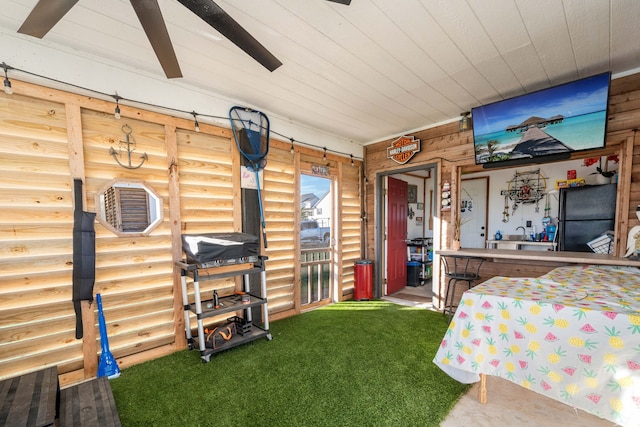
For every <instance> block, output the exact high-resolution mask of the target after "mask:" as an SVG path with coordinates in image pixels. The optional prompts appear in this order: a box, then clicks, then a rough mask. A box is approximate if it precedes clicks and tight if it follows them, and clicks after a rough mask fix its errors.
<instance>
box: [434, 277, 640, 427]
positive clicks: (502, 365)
mask: <svg viewBox="0 0 640 427" xmlns="http://www.w3.org/2000/svg"><path fill="white" fill-rule="evenodd" d="M433 361H434V363H436V364H437V365H438V366H439V367H440V368H441V369H442V370H443V371H445V372H446V373H447V374H449V375H450V376H451V377H453V378H455V379H456V380H458V381H460V382H463V383H472V382H476V381H479V379H480V378H479V374H481V373H484V374H487V375H495V376H499V377H502V378H506V379H508V380H510V381H512V382H514V383H517V384H520V385H521V386H523V387H526V388H528V389H530V390H533V391H535V392H538V393H541V394H543V395H545V396H548V397H551V398H553V399H556V400H559V401H561V402H564V403H566V404H568V405H571V406H573V407H576V408H580V409H583V410H585V411H587V412H590V413H592V414H594V415H597V416H599V417H602V418H605V419H609V420H611V421H614V422H615V423H618V424H620V425H623V426H640V269H637V268H632V267H611V266H595V265H588V266H580V265H578V266H569V267H560V268H557V269H555V270H553V271H551V272H549V273H548V274H546V275H544V276H541V277H539V278H532V279H526V278H507V277H494V278H492V279H489V280H487V281H486V282H484V283H482V284H480V285H478V286H476V287H474V288H472V289H470V290H469V291H467V292H465V293H464V295H463V297H462V300H461V302H460V305H459V307H458V309H457V311H456V313H455V316H454V317H453V319H452V321H451V324H450V325H449V329H448V330H447V332H446V334H445V336H444V338H443V340H442V344H441V345H440V348H439V350H438V352H437V353H436V356H435V358H434V360H433Z"/></svg>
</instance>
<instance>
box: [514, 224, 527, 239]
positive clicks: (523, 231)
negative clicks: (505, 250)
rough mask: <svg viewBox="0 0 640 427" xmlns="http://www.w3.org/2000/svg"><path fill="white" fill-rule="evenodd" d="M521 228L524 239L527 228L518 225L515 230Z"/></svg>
mask: <svg viewBox="0 0 640 427" xmlns="http://www.w3.org/2000/svg"><path fill="white" fill-rule="evenodd" d="M521 228H522V240H525V239H526V236H525V233H526V232H527V230H526V229H525V228H524V227H523V226H520V227H516V231H518V230H520V229H521Z"/></svg>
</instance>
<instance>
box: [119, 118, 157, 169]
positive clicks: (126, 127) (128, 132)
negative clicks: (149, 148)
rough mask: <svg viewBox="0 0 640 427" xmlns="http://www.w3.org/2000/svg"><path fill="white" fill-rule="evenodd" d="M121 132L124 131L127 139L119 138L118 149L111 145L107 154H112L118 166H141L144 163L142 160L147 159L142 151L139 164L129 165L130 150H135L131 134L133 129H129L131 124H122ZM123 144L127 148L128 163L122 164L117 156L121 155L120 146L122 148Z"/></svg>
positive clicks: (132, 167)
mask: <svg viewBox="0 0 640 427" xmlns="http://www.w3.org/2000/svg"><path fill="white" fill-rule="evenodd" d="M122 132H124V134H125V135H126V138H127V140H126V141H123V140H120V144H119V146H118V151H116V150H114V149H113V147H111V148H110V149H109V154H111V155H112V156H113V159H114V160H115V161H116V162H118V164H119V165H120V166H122V167H123V168H127V169H138V168H139V167H140V166H142V165H143V164H144V162H145V161H146V160H147V159H149V157H148V156H147V153H142V156H140V158H141V159H142V161H141V162H140V164H139V165H138V166H132V165H131V152H132V151H135V149H136V141H135V139H133V135H131V134H132V133H133V129H131V126H129V125H124V126H122ZM125 144H126V150H127V157H128V165H125V164H122V163H121V162H120V160H119V159H118V157H122V148H123V146H124V145H125Z"/></svg>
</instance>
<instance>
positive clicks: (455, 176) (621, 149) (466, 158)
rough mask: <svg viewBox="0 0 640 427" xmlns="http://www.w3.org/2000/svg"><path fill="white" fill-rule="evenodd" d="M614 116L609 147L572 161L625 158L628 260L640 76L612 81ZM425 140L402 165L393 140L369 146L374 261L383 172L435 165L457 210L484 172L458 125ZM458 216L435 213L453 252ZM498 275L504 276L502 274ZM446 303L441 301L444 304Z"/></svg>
mask: <svg viewBox="0 0 640 427" xmlns="http://www.w3.org/2000/svg"><path fill="white" fill-rule="evenodd" d="M608 108H609V117H608V124H607V136H606V138H607V143H606V148H605V149H603V150H598V151H591V152H588V153H582V154H577V155H576V156H575V157H572V158H584V157H596V156H598V155H608V154H618V155H619V156H620V164H619V177H618V193H619V199H618V206H617V211H618V212H617V215H616V230H615V231H616V236H617V241H616V242H615V243H616V254H618V255H624V252H625V247H626V239H627V233H628V230H629V229H630V228H631V227H633V226H635V225H639V224H640V221H638V218H637V217H636V213H635V210H636V206H637V205H639V204H640V136H639V135H637V133H638V129H640V74H633V75H630V76H626V77H622V78H619V79H614V80H612V81H611V88H610V93H609V106H608ZM411 135H412V136H415V137H416V138H418V139H420V140H421V152H420V153H418V154H416V155H415V156H414V157H413V158H412V159H411V161H410V162H409V163H408V164H406V165H398V164H397V163H395V162H393V161H392V160H389V159H387V155H386V150H387V147H389V146H390V145H391V142H392V141H393V140H388V141H383V142H379V143H376V144H371V145H368V146H366V147H365V156H364V157H365V172H364V174H365V177H366V185H365V187H364V191H365V194H366V199H365V203H366V204H365V206H366V217H367V218H368V221H367V222H366V241H367V247H366V254H367V257H368V258H370V259H378V260H379V259H380V258H381V256H382V254H379V253H377V250H376V247H377V246H376V245H382V243H383V242H378V241H377V239H378V237H377V233H376V229H375V225H376V224H375V213H376V192H377V191H378V189H377V188H376V177H377V175H378V174H379V173H387V172H389V173H391V172H393V171H396V170H397V171H400V170H402V169H406V168H407V167H415V166H419V165H425V166H427V165H433V164H435V165H436V169H437V176H438V183H437V185H438V188H441V185H442V183H443V182H444V181H449V182H450V183H451V206H458V205H459V201H458V197H459V183H460V180H461V177H462V175H463V174H464V173H471V172H479V171H481V170H482V167H481V166H480V167H479V166H476V165H475V159H474V149H473V133H472V131H471V130H469V131H465V132H459V130H458V123H457V122H456V123H450V124H446V125H443V126H438V127H435V128H431V129H426V130H423V131H419V132H416V133H414V134H411ZM436 194H437V196H438V197H437V200H436V203H435V206H436V207H439V206H440V191H436ZM456 215H457V210H456V209H451V210H450V211H448V212H441V211H440V209H437V208H436V210H435V212H434V216H435V217H437V218H436V219H439V220H440V222H439V225H440V227H439V228H436V229H435V230H434V232H437V231H438V230H439V232H440V234H439V235H438V237H439V241H440V247H436V248H435V249H436V250H437V249H443V248H451V247H452V237H453V229H452V227H451V226H450V224H452V223H453V221H454V220H455V217H456ZM552 268H553V267H552V266H540V265H536V266H533V265H523V264H513V263H511V264H509V263H500V264H494V263H485V266H483V267H482V269H481V274H482V276H483V278H489V277H492V276H493V275H497V274H500V275H503V276H514V277H524V276H529V277H536V276H538V275H540V274H544V273H546V272H548V271H550V270H551V269H552ZM498 270H499V271H498ZM438 285H439V286H438V289H439V293H440V295H442V294H443V290H444V281H443V280H440V282H439V284H438ZM441 302H442V298H440V299H439V303H441Z"/></svg>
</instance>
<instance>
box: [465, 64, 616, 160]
mask: <svg viewBox="0 0 640 427" xmlns="http://www.w3.org/2000/svg"><path fill="white" fill-rule="evenodd" d="M609 80H610V76H609V74H608V73H605V74H600V75H597V76H593V77H589V78H586V79H582V80H577V81H575V82H571V83H567V84H564V85H560V86H555V87H552V88H550V89H545V90H541V91H538V92H534V93H530V94H527V95H522V96H519V97H515V98H511V99H507V100H505V101H499V102H496V103H493V104H489V105H485V106H482V107H478V108H474V109H473V110H472V117H473V138H474V147H475V155H476V163H478V164H480V163H490V162H499V161H505V160H513V159H524V158H534V157H541V156H547V155H553V154H560V153H567V152H571V151H581V150H589V149H594V148H602V147H603V146H604V141H605V131H606V122H607V102H608V95H609Z"/></svg>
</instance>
